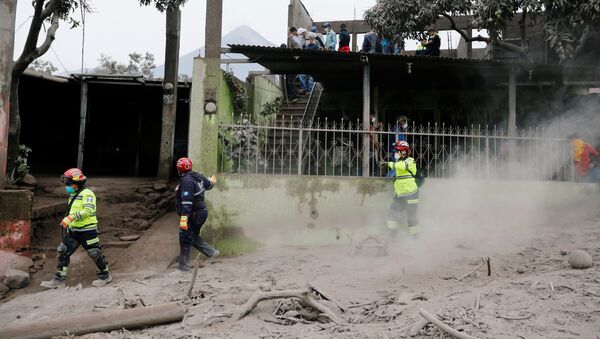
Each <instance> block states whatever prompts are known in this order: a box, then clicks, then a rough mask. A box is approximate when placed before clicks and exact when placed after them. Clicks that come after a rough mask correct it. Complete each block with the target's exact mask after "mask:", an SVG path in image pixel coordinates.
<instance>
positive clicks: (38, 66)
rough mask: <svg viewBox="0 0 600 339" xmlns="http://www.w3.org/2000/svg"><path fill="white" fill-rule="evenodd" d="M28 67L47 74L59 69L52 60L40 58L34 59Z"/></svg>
mask: <svg viewBox="0 0 600 339" xmlns="http://www.w3.org/2000/svg"><path fill="white" fill-rule="evenodd" d="M27 69H30V70H32V71H36V72H40V73H45V74H53V73H54V72H56V71H58V68H56V67H55V66H54V64H52V62H50V61H45V60H40V59H36V60H33V62H32V63H31V64H29V67H27Z"/></svg>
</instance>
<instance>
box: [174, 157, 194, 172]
mask: <svg viewBox="0 0 600 339" xmlns="http://www.w3.org/2000/svg"><path fill="white" fill-rule="evenodd" d="M177 170H178V171H179V173H187V172H189V171H191V170H192V160H190V159H189V158H181V159H179V160H177Z"/></svg>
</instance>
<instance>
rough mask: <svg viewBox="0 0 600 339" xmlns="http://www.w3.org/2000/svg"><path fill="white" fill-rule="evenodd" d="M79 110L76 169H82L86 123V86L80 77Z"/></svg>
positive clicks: (83, 79)
mask: <svg viewBox="0 0 600 339" xmlns="http://www.w3.org/2000/svg"><path fill="white" fill-rule="evenodd" d="M80 105H81V106H80V109H79V146H78V148H77V168H79V169H81V168H82V167H83V153H84V151H85V125H86V121H87V107H88V84H87V82H85V77H81V99H80Z"/></svg>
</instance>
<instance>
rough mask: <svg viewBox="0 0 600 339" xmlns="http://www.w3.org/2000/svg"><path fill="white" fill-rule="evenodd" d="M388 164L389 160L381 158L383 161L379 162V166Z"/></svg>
mask: <svg viewBox="0 0 600 339" xmlns="http://www.w3.org/2000/svg"><path fill="white" fill-rule="evenodd" d="M387 164H388V162H387V161H385V160H381V161H380V162H379V166H387Z"/></svg>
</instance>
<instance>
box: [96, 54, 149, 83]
mask: <svg viewBox="0 0 600 339" xmlns="http://www.w3.org/2000/svg"><path fill="white" fill-rule="evenodd" d="M98 62H99V63H100V65H99V66H98V67H96V69H95V70H94V72H95V73H98V74H131V75H136V74H137V75H139V74H142V75H143V76H145V77H146V78H148V79H152V78H154V73H153V70H154V69H155V68H156V64H155V63H154V54H152V53H150V52H146V53H145V54H143V55H142V54H139V53H136V52H133V53H130V54H129V63H128V64H122V63H119V62H117V61H115V60H113V59H112V57H110V56H108V55H105V54H100V58H99V59H98Z"/></svg>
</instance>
